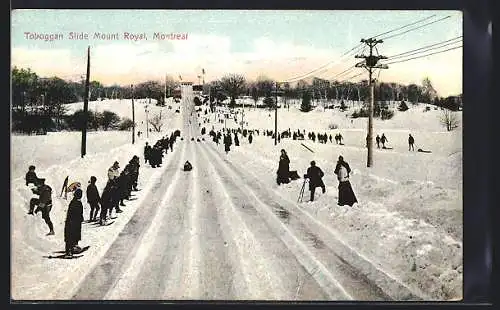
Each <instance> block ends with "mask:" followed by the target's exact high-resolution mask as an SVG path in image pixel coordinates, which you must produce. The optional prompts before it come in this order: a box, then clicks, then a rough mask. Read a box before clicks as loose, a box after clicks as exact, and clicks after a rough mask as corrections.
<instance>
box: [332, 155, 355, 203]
mask: <svg viewBox="0 0 500 310" xmlns="http://www.w3.org/2000/svg"><path fill="white" fill-rule="evenodd" d="M334 172H335V174H336V175H337V179H338V180H339V201H338V203H337V204H338V205H339V206H344V205H349V206H351V207H352V205H353V204H355V203H357V202H358V200H357V199H356V195H354V191H353V190H352V187H351V183H350V182H349V174H350V173H351V168H350V167H349V164H348V163H347V162H345V161H344V158H343V157H342V156H339V159H338V161H337V166H336V167H335V171H334Z"/></svg>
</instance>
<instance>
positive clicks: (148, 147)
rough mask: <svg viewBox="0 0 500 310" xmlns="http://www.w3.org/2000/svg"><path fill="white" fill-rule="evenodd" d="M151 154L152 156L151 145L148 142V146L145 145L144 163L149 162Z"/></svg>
mask: <svg viewBox="0 0 500 310" xmlns="http://www.w3.org/2000/svg"><path fill="white" fill-rule="evenodd" d="M149 156H151V145H149V144H148V143H147V142H146V146H145V147H144V163H147V162H148V160H149Z"/></svg>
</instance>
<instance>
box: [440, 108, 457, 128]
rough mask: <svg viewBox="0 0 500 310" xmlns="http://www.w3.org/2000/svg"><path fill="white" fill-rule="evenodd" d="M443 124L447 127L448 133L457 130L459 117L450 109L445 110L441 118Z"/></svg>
mask: <svg viewBox="0 0 500 310" xmlns="http://www.w3.org/2000/svg"><path fill="white" fill-rule="evenodd" d="M440 121H441V124H442V125H443V126H444V127H446V130H447V131H452V130H453V129H455V128H457V127H458V125H459V123H460V122H459V121H458V118H457V115H456V114H455V113H453V112H452V111H450V110H448V109H444V110H443V113H442V114H441V118H440Z"/></svg>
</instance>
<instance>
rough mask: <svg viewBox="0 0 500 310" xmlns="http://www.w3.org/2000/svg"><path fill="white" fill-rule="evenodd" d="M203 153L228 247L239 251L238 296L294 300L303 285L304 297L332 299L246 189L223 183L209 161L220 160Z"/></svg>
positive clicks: (256, 298)
mask: <svg viewBox="0 0 500 310" xmlns="http://www.w3.org/2000/svg"><path fill="white" fill-rule="evenodd" d="M203 148H204V147H203ZM203 153H204V156H205V158H206V159H207V160H206V162H208V163H210V167H209V168H210V171H211V172H212V173H211V175H212V176H213V177H214V178H215V180H214V181H215V184H217V187H218V192H219V193H220V196H222V198H221V201H222V204H221V206H220V207H219V209H220V211H219V212H221V213H222V216H223V217H224V218H225V219H226V220H225V223H227V225H228V226H227V227H222V228H223V229H224V230H225V231H228V232H229V233H230V235H231V237H232V238H233V242H234V244H233V243H231V244H229V245H228V247H229V248H230V249H234V248H235V247H236V249H237V250H238V254H237V255H238V256H239V258H240V264H239V265H240V266H241V268H240V269H241V271H240V272H241V274H242V276H243V277H244V279H245V282H246V290H247V292H246V294H243V295H242V294H241V293H240V294H238V296H240V297H238V298H237V299H243V298H244V299H246V300H294V299H297V295H298V293H299V292H298V290H300V286H303V287H304V289H303V290H302V292H303V293H301V295H302V296H304V297H303V299H307V300H327V299H331V298H332V297H331V296H330V298H329V297H328V296H327V295H326V293H325V292H323V289H322V288H321V286H319V284H318V283H317V282H316V281H314V279H312V278H311V276H310V273H308V271H307V270H306V269H304V267H303V266H302V264H301V263H300V262H299V261H298V260H297V258H296V256H295V255H293V253H292V252H291V251H290V250H289V248H288V247H287V246H286V244H285V243H284V242H283V240H282V239H281V238H280V237H279V236H278V235H276V233H275V232H274V231H272V229H270V227H269V225H267V223H265V221H263V220H262V217H261V216H260V214H259V212H258V211H257V210H256V209H255V207H254V206H253V201H251V200H249V199H247V198H248V197H246V196H247V195H246V194H245V192H243V191H242V190H241V188H240V187H237V186H235V185H234V184H232V183H228V184H225V182H224V180H226V181H227V180H228V178H227V176H225V175H222V174H221V173H220V172H218V171H217V169H216V167H215V165H214V164H213V163H212V162H217V161H221V160H222V159H221V158H215V159H214V160H213V161H212V160H211V159H212V158H211V157H212V156H210V157H209V156H208V155H207V154H206V153H205V151H204V152H203ZM266 267H267V268H266ZM287 280H288V281H287ZM300 282H302V283H300ZM240 285H241V284H240ZM297 288H299V289H297ZM246 296H249V297H246ZM336 296H338V294H337V295H336Z"/></svg>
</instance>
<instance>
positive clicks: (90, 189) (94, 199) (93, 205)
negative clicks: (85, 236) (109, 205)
mask: <svg viewBox="0 0 500 310" xmlns="http://www.w3.org/2000/svg"><path fill="white" fill-rule="evenodd" d="M96 181H97V178H96V177H95V176H91V177H90V181H89V185H88V186H87V202H88V204H89V205H90V215H89V222H94V221H96V218H97V212H99V204H100V203H101V197H100V196H99V191H98V190H97V186H96V185H95V182H96Z"/></svg>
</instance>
